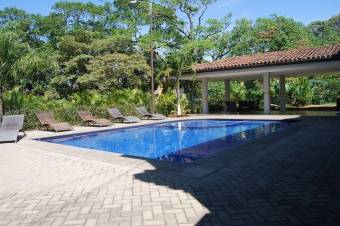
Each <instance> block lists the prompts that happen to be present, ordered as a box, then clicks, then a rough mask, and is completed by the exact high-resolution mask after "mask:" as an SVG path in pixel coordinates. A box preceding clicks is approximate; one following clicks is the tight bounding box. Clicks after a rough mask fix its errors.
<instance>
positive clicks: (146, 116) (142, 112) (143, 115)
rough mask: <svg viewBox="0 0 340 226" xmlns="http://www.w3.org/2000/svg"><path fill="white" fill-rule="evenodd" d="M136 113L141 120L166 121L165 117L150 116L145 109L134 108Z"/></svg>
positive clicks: (160, 115)
mask: <svg viewBox="0 0 340 226" xmlns="http://www.w3.org/2000/svg"><path fill="white" fill-rule="evenodd" d="M136 111H137V112H138V113H139V114H140V115H142V117H143V118H146V119H151V120H162V119H166V117H165V116H164V115H162V114H151V113H149V112H148V111H147V110H146V108H145V107H136Z"/></svg>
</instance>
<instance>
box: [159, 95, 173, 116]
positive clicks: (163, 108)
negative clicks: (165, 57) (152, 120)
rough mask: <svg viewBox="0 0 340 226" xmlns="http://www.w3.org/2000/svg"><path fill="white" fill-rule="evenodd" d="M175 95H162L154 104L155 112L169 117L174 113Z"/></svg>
mask: <svg viewBox="0 0 340 226" xmlns="http://www.w3.org/2000/svg"><path fill="white" fill-rule="evenodd" d="M176 101H177V97H176V94H175V93H173V92H167V93H164V94H162V95H161V96H160V97H159V98H158V99H157V102H156V110H157V112H160V113H161V114H165V115H169V114H171V113H172V112H175V111H176Z"/></svg>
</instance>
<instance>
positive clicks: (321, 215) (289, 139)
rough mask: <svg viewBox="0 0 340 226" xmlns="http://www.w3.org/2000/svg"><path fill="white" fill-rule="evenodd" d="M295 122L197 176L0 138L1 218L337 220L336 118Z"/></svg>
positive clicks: (62, 221)
mask: <svg viewBox="0 0 340 226" xmlns="http://www.w3.org/2000/svg"><path fill="white" fill-rule="evenodd" d="M293 126H294V125H293ZM296 128H298V129H294V130H293V131H291V132H290V133H288V132H287V133H284V132H283V133H282V135H280V134H279V133H278V134H277V135H275V134H274V135H271V136H269V137H267V138H263V139H261V142H258V143H256V142H253V143H251V142H250V143H249V144H245V145H240V146H239V147H237V148H235V149H234V150H230V152H233V151H234V152H239V153H243V152H244V153H247V154H246V155H242V158H240V157H238V156H237V155H236V154H235V156H234V157H233V158H231V159H230V161H228V162H225V163H224V164H222V165H220V166H218V168H216V169H215V170H214V171H212V172H211V173H209V174H207V175H205V176H203V177H199V178H195V179H193V178H192V177H191V176H190V174H188V175H185V174H184V175H182V174H181V175H179V174H176V169H177V168H176V167H175V168H174V169H173V170H166V169H163V168H160V169H158V168H157V167H158V166H157V165H156V164H154V163H153V162H151V161H150V162H147V161H146V160H134V159H132V158H131V160H130V158H124V159H125V160H124V161H120V160H121V159H123V158H122V157H120V160H119V161H118V160H117V158H118V157H115V156H111V155H110V154H109V153H108V154H106V155H105V158H104V157H103V156H101V157H100V156H94V153H92V152H86V151H81V154H80V153H77V154H76V153H74V152H72V151H71V150H68V149H67V150H66V149H65V150H64V149H63V151H62V152H58V151H59V149H58V151H53V150H51V149H50V148H47V146H48V144H46V147H45V146H36V144H35V143H34V142H29V141H25V140H23V141H22V142H19V143H18V144H0V183H1V186H0V225H86V226H91V225H110V226H112V225H142V224H144V225H261V226H262V225H271V226H272V225H338V223H339V222H340V214H339V213H340V149H339V147H340V133H339V128H340V120H339V119H338V118H331V117H330V118H326V119H324V118H310V119H306V120H304V121H302V122H301V123H300V124H299V125H298V126H297V127H296ZM315 131H317V133H316V132H315ZM251 144H253V145H251ZM49 147H52V146H49ZM59 147H60V146H58V148H59ZM252 149H254V150H252ZM99 154H100V153H99ZM108 159H109V160H110V161H111V160H112V162H109V161H108ZM202 163H204V160H202ZM204 164H205V163H204ZM204 164H203V165H204ZM204 167H213V166H207V165H204ZM204 167H203V166H202V170H204ZM179 168H180V167H179Z"/></svg>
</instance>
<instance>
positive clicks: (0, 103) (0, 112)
mask: <svg viewBox="0 0 340 226" xmlns="http://www.w3.org/2000/svg"><path fill="white" fill-rule="evenodd" d="M3 115H4V108H3V89H2V87H0V118H2V116H3Z"/></svg>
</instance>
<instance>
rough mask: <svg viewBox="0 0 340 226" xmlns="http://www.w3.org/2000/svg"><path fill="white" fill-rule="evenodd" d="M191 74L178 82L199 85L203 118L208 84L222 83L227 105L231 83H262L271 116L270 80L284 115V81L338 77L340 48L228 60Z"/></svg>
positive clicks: (200, 67)
mask: <svg viewBox="0 0 340 226" xmlns="http://www.w3.org/2000/svg"><path fill="white" fill-rule="evenodd" d="M193 71H194V73H193V74H186V75H184V76H183V77H182V78H181V79H182V80H198V81H202V108H203V109H202V110H203V113H205V114H207V113H209V106H208V82H211V81H224V84H225V101H229V100H230V81H232V80H262V81H263V94H264V95H263V98H264V99H263V103H264V106H263V109H264V114H271V109H270V106H271V94H270V80H271V79H279V80H280V82H279V84H280V112H281V113H282V114H285V112H286V88H285V87H286V78H287V77H297V76H315V75H320V74H323V75H324V74H331V73H333V74H334V73H339V72H340V44H337V45H329V46H323V47H316V48H300V49H291V50H286V51H276V52H268V53H259V54H252V55H245V56H237V57H230V58H226V59H223V60H219V61H213V62H210V63H203V64H197V65H194V66H193Z"/></svg>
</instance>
